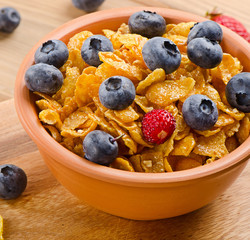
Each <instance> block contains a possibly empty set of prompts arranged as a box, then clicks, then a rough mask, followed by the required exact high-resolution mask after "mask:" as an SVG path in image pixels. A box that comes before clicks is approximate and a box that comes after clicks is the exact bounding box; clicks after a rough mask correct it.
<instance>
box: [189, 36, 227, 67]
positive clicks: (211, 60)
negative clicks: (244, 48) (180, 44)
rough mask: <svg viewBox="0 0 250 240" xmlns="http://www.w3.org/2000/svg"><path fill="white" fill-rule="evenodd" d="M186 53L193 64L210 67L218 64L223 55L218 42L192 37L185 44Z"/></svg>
mask: <svg viewBox="0 0 250 240" xmlns="http://www.w3.org/2000/svg"><path fill="white" fill-rule="evenodd" d="M187 55H188V58H189V59H190V61H191V62H193V63H194V64H196V65H198V66H200V67H202V68H205V69H210V68H214V67H216V66H218V65H219V64H220V63H221V61H222V57H223V51H222V49H221V46H220V44H218V43H217V42H216V41H210V40H209V39H207V38H194V39H193V40H191V41H190V42H189V43H188V45H187Z"/></svg>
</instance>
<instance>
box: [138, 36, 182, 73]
mask: <svg viewBox="0 0 250 240" xmlns="http://www.w3.org/2000/svg"><path fill="white" fill-rule="evenodd" d="M142 57H143V60H144V62H145V64H146V65H147V67H148V68H149V69H150V70H152V71H153V70H155V69H156V68H163V69H164V70H165V72H166V74H169V73H172V72H174V71H175V70H177V68H178V67H179V66H180V64H181V53H180V51H179V49H178V47H177V46H176V45H175V43H174V42H172V41H171V40H169V39H167V38H164V37H154V38H151V39H149V40H148V41H147V42H146V43H145V44H144V46H143V48H142Z"/></svg>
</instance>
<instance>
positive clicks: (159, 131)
mask: <svg viewBox="0 0 250 240" xmlns="http://www.w3.org/2000/svg"><path fill="white" fill-rule="evenodd" d="M175 126H176V122H175V119H174V117H173V116H172V115H171V113H169V112H168V111H166V110H164V109H154V110H152V111H150V112H148V113H146V114H145V115H144V117H143V119H142V133H143V136H144V138H145V139H146V140H147V141H148V142H151V143H156V144H161V143H164V142H165V141H166V140H167V139H168V138H169V137H170V136H171V135H172V133H173V132H174V130H175Z"/></svg>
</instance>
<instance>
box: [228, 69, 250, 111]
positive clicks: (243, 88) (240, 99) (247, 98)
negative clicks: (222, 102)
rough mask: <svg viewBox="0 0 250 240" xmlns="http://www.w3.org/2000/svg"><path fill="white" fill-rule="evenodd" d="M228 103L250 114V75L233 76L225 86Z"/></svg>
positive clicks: (247, 73)
mask: <svg viewBox="0 0 250 240" xmlns="http://www.w3.org/2000/svg"><path fill="white" fill-rule="evenodd" d="M226 98H227V101H228V103H229V104H230V105H231V106H232V107H234V108H237V109H238V110H240V111H242V112H245V113H249V112H250V73H249V72H242V73H238V74H236V75H235V76H233V77H232V78H231V79H230V80H229V82H228V83H227V85H226Z"/></svg>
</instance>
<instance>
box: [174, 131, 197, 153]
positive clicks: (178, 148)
mask: <svg viewBox="0 0 250 240" xmlns="http://www.w3.org/2000/svg"><path fill="white" fill-rule="evenodd" d="M195 144H196V141H195V138H194V136H193V134H192V133H190V134H189V135H188V136H186V137H184V138H183V139H181V140H180V141H177V142H175V144H174V149H173V151H172V152H171V155H182V156H188V155H189V154H190V153H191V151H192V150H193V148H194V146H195Z"/></svg>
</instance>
